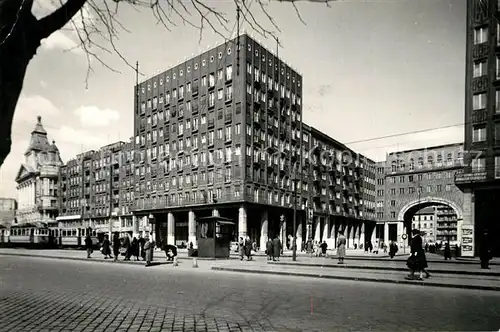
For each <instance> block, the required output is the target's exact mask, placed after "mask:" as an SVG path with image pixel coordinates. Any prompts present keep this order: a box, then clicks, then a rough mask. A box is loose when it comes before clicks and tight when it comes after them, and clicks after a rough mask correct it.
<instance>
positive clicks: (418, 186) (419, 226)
mask: <svg viewBox="0 0 500 332" xmlns="http://www.w3.org/2000/svg"><path fill="white" fill-rule="evenodd" d="M420 194H421V193H420V179H419V178H418V176H417V195H418V200H417V202H418V205H417V206H418V207H419V208H420ZM418 211H420V210H418ZM418 211H417V213H418ZM420 228H421V224H420V215H418V229H419V230H420Z"/></svg>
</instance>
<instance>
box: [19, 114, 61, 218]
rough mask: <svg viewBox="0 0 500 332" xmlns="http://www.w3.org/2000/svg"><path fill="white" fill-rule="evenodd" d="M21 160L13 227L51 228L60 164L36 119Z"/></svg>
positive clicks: (56, 150)
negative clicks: (34, 225)
mask: <svg viewBox="0 0 500 332" xmlns="http://www.w3.org/2000/svg"><path fill="white" fill-rule="evenodd" d="M24 158H25V160H24V163H22V164H21V167H20V168H19V171H18V173H17V176H16V179H15V181H16V182H17V195H18V197H17V202H18V209H17V211H16V220H15V221H16V222H15V224H14V226H13V227H15V226H16V225H23V224H27V223H31V224H38V223H44V224H45V225H46V226H53V225H54V224H55V223H56V217H57V216H58V213H59V204H58V197H59V193H58V178H59V168H60V167H61V165H62V161H61V157H60V155H59V150H58V148H57V146H56V145H55V142H54V141H52V144H51V143H49V140H48V138H47V132H46V131H45V129H44V128H43V125H42V118H41V117H40V116H38V117H37V123H36V125H35V128H34V130H33V131H32V132H31V138H30V143H29V146H28V148H27V150H26V152H25V153H24Z"/></svg>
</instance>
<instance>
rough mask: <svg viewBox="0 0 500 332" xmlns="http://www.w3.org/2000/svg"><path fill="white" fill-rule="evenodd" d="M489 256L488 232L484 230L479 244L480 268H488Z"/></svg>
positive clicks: (490, 256)
mask: <svg viewBox="0 0 500 332" xmlns="http://www.w3.org/2000/svg"><path fill="white" fill-rule="evenodd" d="M491 258H492V254H491V247H490V243H489V237H488V232H484V234H483V237H482V241H481V243H480V244H479V259H480V260H481V268H482V269H489V264H490V259H491Z"/></svg>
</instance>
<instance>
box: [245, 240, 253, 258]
mask: <svg viewBox="0 0 500 332" xmlns="http://www.w3.org/2000/svg"><path fill="white" fill-rule="evenodd" d="M245 256H247V260H248V261H249V260H251V259H252V241H251V240H250V236H248V235H247V236H246V238H245Z"/></svg>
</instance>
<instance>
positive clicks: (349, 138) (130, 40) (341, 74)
mask: <svg viewBox="0 0 500 332" xmlns="http://www.w3.org/2000/svg"><path fill="white" fill-rule="evenodd" d="M47 1H50V0H38V3H37V4H36V7H35V8H34V13H35V14H36V15H37V16H38V17H41V16H43V15H44V14H45V13H47V11H48V10H51V8H52V7H53V5H51V4H50V3H48V2H47ZM35 2H36V1H35ZM207 4H208V5H210V6H214V7H215V8H216V9H218V10H220V11H222V12H226V13H227V15H228V19H230V22H229V24H228V25H229V26H230V27H231V28H232V27H233V24H234V17H235V15H236V13H235V8H234V6H233V1H227V0H219V1H207ZM297 6H298V8H299V10H300V13H301V16H302V18H303V19H304V20H305V21H306V23H307V24H306V25H304V24H302V23H301V22H300V20H299V19H298V18H297V15H296V13H295V10H294V9H293V7H292V6H290V5H288V4H283V3H276V4H272V5H270V6H269V12H270V13H271V14H272V15H273V17H274V18H275V20H276V23H277V24H278V25H279V27H280V30H281V33H279V34H278V35H279V38H280V41H281V43H282V45H283V48H282V49H280V51H279V54H280V57H282V58H283V59H284V60H285V61H287V62H288V63H289V64H291V65H292V66H293V67H294V68H295V69H296V70H298V71H299V72H300V73H301V74H302V75H303V78H304V84H303V85H304V96H303V105H304V121H305V122H306V123H307V124H309V125H312V126H314V127H316V128H318V129H320V130H322V131H324V132H325V133H327V134H328V135H330V136H331V137H333V138H335V139H337V140H339V141H341V142H344V143H347V145H348V146H350V147H351V148H353V149H354V150H356V151H358V152H361V153H363V154H365V155H367V156H368V157H370V158H372V159H374V160H377V161H378V160H383V159H384V156H385V154H386V153H388V152H393V151H397V150H403V149H411V148H421V147H425V146H431V145H440V144H446V143H455V142H461V141H463V126H461V125H460V124H461V123H463V121H464V98H465V97H464V80H465V78H464V72H465V65H464V61H465V29H466V25H465V23H466V20H465V16H466V13H465V11H466V1H463V0H409V1H404V0H399V1H388V0H379V1H377V0H371V1H361V0H351V1H339V2H338V3H332V4H331V7H330V8H327V7H326V6H325V5H320V4H310V3H299V4H298V5H297ZM251 9H252V11H253V13H254V16H255V18H256V19H257V20H258V21H259V22H263V24H266V26H268V27H270V25H269V21H267V19H266V17H265V15H264V14H263V13H262V12H261V10H260V9H259V7H258V6H257V5H255V6H252V7H251ZM117 18H118V19H119V20H120V21H121V22H122V23H123V25H124V26H125V27H126V28H127V29H128V30H129V31H128V32H127V31H122V32H121V33H120V35H119V37H120V40H119V41H117V45H118V46H119V50H120V52H121V54H122V55H123V56H124V57H125V58H126V59H127V60H129V61H130V62H131V63H135V61H139V63H140V70H141V72H142V73H144V75H145V76H144V77H142V79H145V78H146V77H147V76H151V75H153V74H154V73H156V72H159V71H162V70H164V69H167V68H168V67H169V66H171V65H175V64H177V63H178V62H179V61H183V60H184V59H185V58H186V57H189V56H191V55H192V54H197V53H201V51H202V50H206V49H207V48H208V47H213V46H215V45H216V44H218V43H222V42H223V39H222V38H221V37H219V36H216V35H215V34H214V33H211V32H210V31H208V30H207V31H206V33H205V34H204V36H203V40H202V42H201V43H198V40H199V33H198V31H197V30H196V29H194V28H191V27H189V26H183V25H182V23H181V22H180V21H179V20H177V22H178V23H179V24H178V26H177V27H172V29H171V31H168V30H166V29H165V28H164V27H163V26H162V25H160V24H157V20H156V19H155V18H154V16H153V15H152V13H151V11H150V10H148V9H144V10H137V9H134V8H132V7H130V6H125V5H124V6H121V7H120V8H119V12H118V15H117ZM249 30H250V29H249V27H248V26H247V27H246V31H249ZM249 33H250V31H249ZM254 37H255V38H256V39H257V40H259V39H260V40H261V42H262V43H263V44H264V45H267V47H268V48H270V49H272V50H275V49H276V44H275V42H274V41H273V40H266V39H264V38H263V37H261V36H258V35H257V34H254ZM75 45H77V39H76V36H75V33H74V31H71V29H70V28H68V29H64V31H63V32H58V33H56V34H54V35H53V36H51V37H50V38H49V39H47V40H46V41H45V42H44V43H43V45H42V47H41V48H40V49H39V51H38V54H37V55H36V56H35V58H34V59H33V60H32V61H31V63H30V65H29V69H28V74H27V76H26V81H25V86H24V90H23V95H22V97H21V99H20V102H19V105H18V108H17V111H16V116H15V119H14V125H13V132H14V134H13V135H14V137H13V149H12V152H11V154H10V155H9V157H8V158H7V160H6V161H5V163H4V165H3V166H2V169H1V170H0V196H2V197H16V192H15V186H16V184H15V182H14V178H15V176H16V174H17V172H18V170H19V167H20V164H21V163H22V162H23V161H24V156H23V153H24V151H25V150H26V148H27V146H28V142H29V138H30V132H31V131H32V130H33V128H34V125H35V123H36V116H37V115H41V116H42V122H43V125H44V126H45V129H46V130H47V132H48V134H49V139H50V140H52V139H55V141H56V144H57V145H58V147H59V149H60V151H61V156H62V159H63V161H66V160H68V159H71V158H72V157H74V156H75V155H76V154H77V153H80V152H81V151H86V150H89V149H97V148H99V147H100V146H102V145H105V144H108V143H111V142H114V141H117V140H127V139H129V138H130V137H131V136H132V135H133V132H132V131H133V97H134V95H133V86H134V83H135V73H134V71H133V70H132V69H130V68H128V67H127V66H126V65H125V64H124V63H123V62H122V61H121V60H120V58H119V57H118V56H114V55H105V56H103V57H102V58H103V59H104V60H105V61H107V63H108V64H110V65H112V66H113V68H115V69H117V70H119V71H121V73H114V72H112V71H110V70H108V69H106V68H104V67H102V66H100V65H99V64H98V63H97V62H96V61H93V70H94V71H93V73H92V74H91V77H90V80H89V82H88V83H89V86H88V89H86V86H85V76H86V72H87V61H86V57H85V53H84V52H82V51H81V50H79V49H72V47H73V46H75ZM68 49H69V50H68ZM95 49H96V48H94V50H95ZM440 127H445V128H442V129H440V130H432V131H426V130H427V129H431V128H440ZM414 131H421V132H418V133H411V132H414ZM399 133H409V134H406V135H398V136H396V137H390V138H382V139H374V138H379V137H387V136H390V135H394V134H399Z"/></svg>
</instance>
